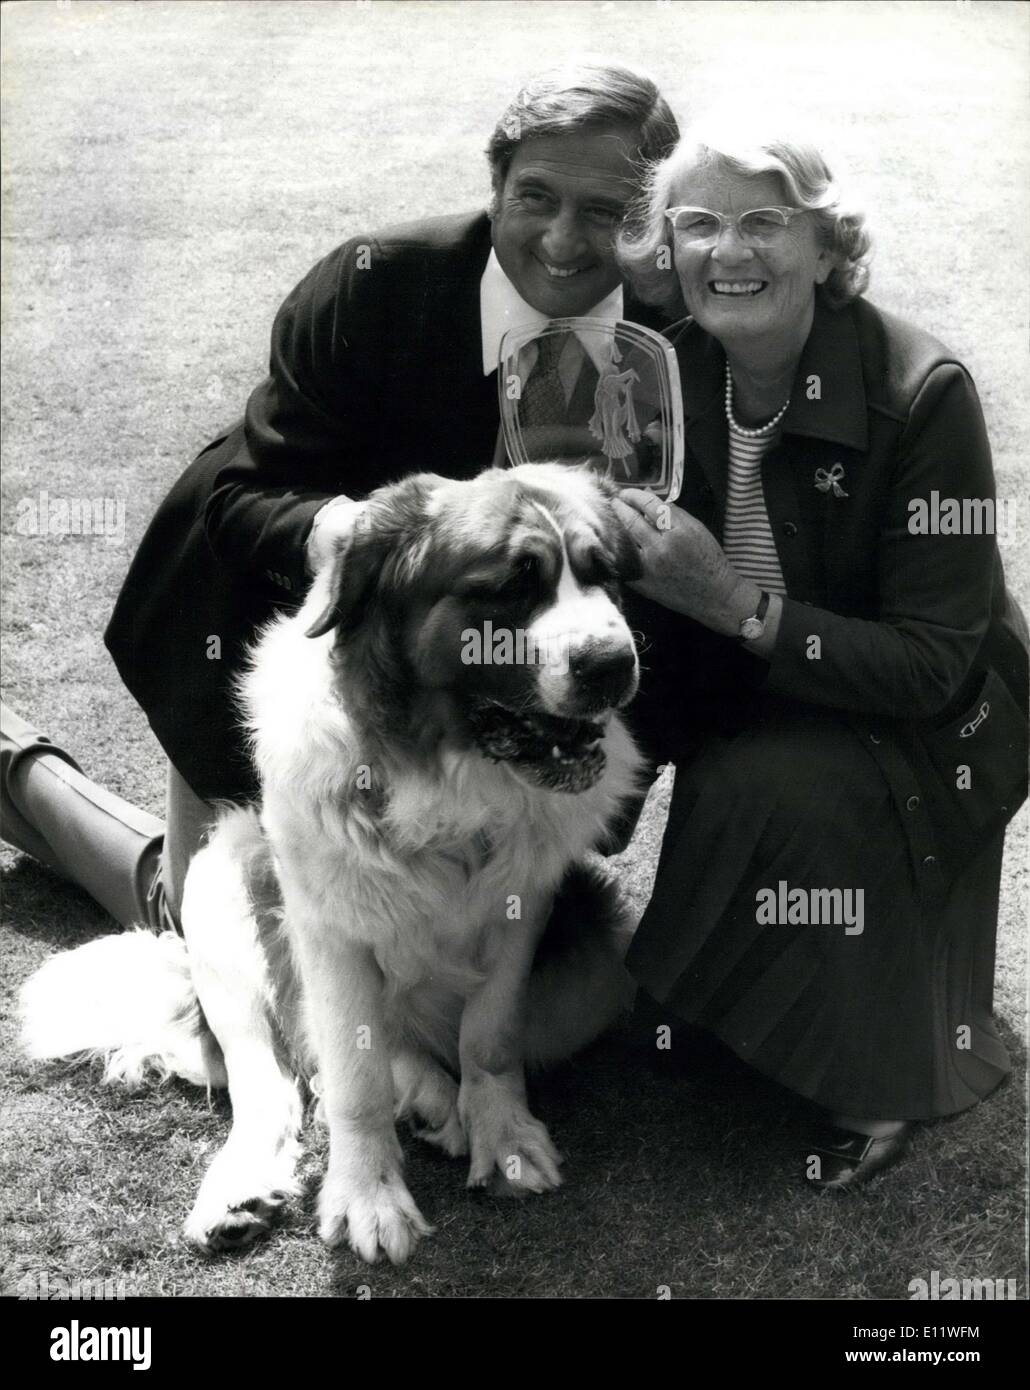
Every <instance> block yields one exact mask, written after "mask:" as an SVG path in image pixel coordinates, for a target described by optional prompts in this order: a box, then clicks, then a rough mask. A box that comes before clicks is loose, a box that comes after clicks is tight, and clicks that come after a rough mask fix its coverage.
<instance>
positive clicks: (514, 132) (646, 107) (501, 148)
mask: <svg viewBox="0 0 1030 1390" xmlns="http://www.w3.org/2000/svg"><path fill="white" fill-rule="evenodd" d="M613 126H624V127H629V128H630V129H633V130H636V131H637V132H638V145H637V153H638V157H639V160H640V165H641V169H640V172H641V176H643V173H644V170H645V168H646V166H647V165H649V164H651V163H653V162H654V161H655V160H657V159H664V158H665V156H666V155H667V154H669V153H670V151H671V150H672V149H673V147H674V145H675V144H676V141H677V140H678V139H679V126H678V125H677V124H676V117H675V116H674V115H673V114H672V110H671V108H670V106H669V103H668V102H667V101H666V100H665V98H664V97H663V96H662V94H661V92H660V91H659V90H658V88H657V86H656V85H655V83H654V82H653V81H652V80H651V78H650V77H648V76H647V75H646V74H645V73H642V72H637V71H635V70H634V69H633V68H628V67H623V66H622V65H621V64H607V63H577V64H575V65H571V66H565V67H560V68H553V69H550V70H548V71H547V72H542V73H538V74H537V75H536V76H535V77H532V78H530V80H529V81H528V82H527V83H526V84H525V86H524V87H523V88H522V89H521V90H520V91H519V93H518V95H517V96H516V98H515V100H514V101H513V102H511V104H510V105H509V106H508V107H507V108H506V109H505V111H504V112H503V114H502V115H501V118H500V120H499V121H498V122H497V125H496V126H495V127H494V131H493V134H492V135H491V136H490V141H489V143H488V145H487V147H486V156H487V159H488V160H489V161H490V177H491V179H492V182H493V187H494V193H495V194H496V193H498V192H499V191H500V189H501V188H502V186H503V184H504V180H505V179H506V178H507V176H508V169H509V168H510V167H511V161H512V159H513V158H514V157H515V151H516V150H517V149H518V148H519V146H520V145H521V144H522V142H523V141H524V140H530V139H532V138H534V137H536V136H544V135H568V134H571V133H572V132H573V131H584V130H593V129H602V128H605V129H611V128H612V127H613Z"/></svg>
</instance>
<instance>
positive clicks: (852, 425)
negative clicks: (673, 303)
mask: <svg viewBox="0 0 1030 1390" xmlns="http://www.w3.org/2000/svg"><path fill="white" fill-rule="evenodd" d="M665 332H666V335H667V336H668V337H669V338H670V339H671V340H672V341H673V343H674V344H675V347H676V354H677V356H678V358H679V361H680V367H681V376H682V381H683V407H684V413H685V415H686V417H687V421H688V422H689V421H690V420H691V419H693V418H696V417H697V416H700V415H704V414H706V413H707V412H708V411H709V410H710V409H712V408H713V406H715V405H717V406H718V408H719V409H720V410H721V409H722V408H723V400H724V386H725V376H724V373H725V370H726V356H725V354H724V352H723V350H722V348H721V347H720V346H719V344H718V343H717V342H716V341H715V339H714V338H711V337H709V335H708V334H707V333H705V332H704V331H703V330H702V329H700V328H699V327H698V325H697V324H696V323H695V322H694V320H693V319H687V320H686V322H685V323H684V324H683V326H682V327H680V325H678V324H674V325H671V326H670V328H667V329H666V330H665ZM867 410H868V405H867V401H866V390H865V380H864V377H863V374H862V352H861V347H860V345H859V341H858V331H857V329H856V327H855V320H854V315H853V314H851V313H849V312H848V310H847V308H846V307H845V308H844V309H831V308H830V306H829V305H828V304H827V303H826V302H825V301H824V300H823V298H822V296H821V295H816V301H815V313H814V315H813V318H812V329H811V332H810V333H809V335H808V340H807V342H806V343H805V346H804V348H803V350H802V353H801V361H800V363H799V365H798V370H797V375H796V377H795V378H794V389H793V391H792V392H791V399H790V406H789V408H788V410H787V413H786V415H784V417H783V424H782V430H783V433H784V434H785V435H786V434H801V435H806V436H808V437H810V438H813V439H828V440H831V441H832V442H833V443H835V444H843V445H844V446H845V447H847V448H850V449H856V450H858V451H859V452H860V453H864V452H865V451H866V450H867V449H868V447H869V424H868V414H867Z"/></svg>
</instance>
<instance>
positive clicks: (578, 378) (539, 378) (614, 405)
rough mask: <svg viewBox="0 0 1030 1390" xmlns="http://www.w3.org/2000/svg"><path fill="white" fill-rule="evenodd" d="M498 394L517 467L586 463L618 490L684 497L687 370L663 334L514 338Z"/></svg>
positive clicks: (595, 323) (538, 330) (553, 327)
mask: <svg viewBox="0 0 1030 1390" xmlns="http://www.w3.org/2000/svg"><path fill="white" fill-rule="evenodd" d="M497 389H498V394H499V396H500V406H501V425H502V429H503V431H504V443H505V448H506V449H507V453H508V458H509V460H510V461H511V463H513V464H520V463H565V464H569V465H572V466H579V465H583V464H586V465H589V466H590V467H592V468H594V469H596V470H597V472H598V473H600V474H601V475H602V476H603V477H605V478H607V479H608V480H609V481H610V482H612V483H614V484H615V486H616V487H637V488H644V489H646V490H647V491H648V492H653V493H654V494H655V495H656V496H657V497H660V498H662V499H663V501H675V500H676V498H677V497H678V496H679V492H680V487H681V486H682V482H683V400H682V396H681V394H680V379H679V364H678V363H677V361H676V353H675V350H674V349H673V346H672V344H671V343H670V342H669V341H668V340H667V339H666V338H663V337H662V336H661V334H660V333H655V332H654V331H653V330H652V329H650V328H644V327H642V326H641V325H640V324H638V323H630V322H628V321H627V320H625V319H619V320H617V321H615V322H611V321H609V320H607V319H592V318H563V319H548V321H547V322H546V323H545V324H544V325H543V326H539V325H537V326H535V327H533V326H527V327H524V328H512V329H509V330H508V332H507V333H505V335H504V337H503V338H502V339H501V347H500V361H499V364H498V373H497Z"/></svg>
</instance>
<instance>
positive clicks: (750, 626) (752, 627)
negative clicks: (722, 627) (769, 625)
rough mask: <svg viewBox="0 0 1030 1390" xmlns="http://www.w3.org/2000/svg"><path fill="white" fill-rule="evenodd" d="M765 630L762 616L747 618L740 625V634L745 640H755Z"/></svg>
mask: <svg viewBox="0 0 1030 1390" xmlns="http://www.w3.org/2000/svg"><path fill="white" fill-rule="evenodd" d="M764 631H765V623H763V622H762V620H761V618H745V619H744V621H743V622H742V623H741V625H740V635H741V637H743V639H744V641H745V642H754V641H755V639H756V638H758V637H761V635H762V633H763V632H764Z"/></svg>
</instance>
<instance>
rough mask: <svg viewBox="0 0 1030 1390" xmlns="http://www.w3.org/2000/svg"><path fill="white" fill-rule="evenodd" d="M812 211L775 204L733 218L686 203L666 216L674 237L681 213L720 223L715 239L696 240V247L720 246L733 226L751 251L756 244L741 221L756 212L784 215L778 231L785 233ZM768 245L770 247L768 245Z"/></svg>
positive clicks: (739, 239) (741, 240)
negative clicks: (700, 216)
mask: <svg viewBox="0 0 1030 1390" xmlns="http://www.w3.org/2000/svg"><path fill="white" fill-rule="evenodd" d="M811 211H812V209H811V208H789V207H777V206H776V205H775V204H770V205H769V206H768V207H763V208H748V210H747V211H746V212H740V213H737V214H736V215H735V216H733V217H726V216H724V215H723V214H722V213H721V212H716V211H715V210H714V209H713V208H700V207H694V206H693V204H690V203H684V204H683V206H682V207H675V208H666V209H665V213H664V216H665V220H666V221H667V222H668V224H669V226H670V228H671V230H672V233H673V235H674V236H675V234H676V233H677V231H679V228H678V227H677V226H676V224H675V223H674V222H673V220H672V219H673V218H674V217H675V216H676V214H677V213H679V212H703V213H704V214H705V216H706V217H714V218H715V219H716V221H717V222H718V223H719V230H718V231H717V232H716V233H715V235H714V236H713V237H701V238H698V239H695V241H694V243H693V244H694V245H695V246H718V244H719V242H720V241H721V240H722V234H723V232H724V231H725V230H726V228H727V227H728V226H730V225H732V227H733V230H734V231H735V232H736V234H737V239H738V241H740V243H741V245H743V246H747V247H748V248H749V249H753V248H754V245H755V243H754V242H753V241H750V240H749V239H748V238H747V237H746V236H745V235H744V233H743V232H742V231H741V228H740V224H741V221H742V220H743V219H744V218H745V217H752V216H753V215H754V214H755V213H756V212H779V213H782V214H783V216H784V218H785V219H786V220H785V221H784V223H783V225H782V226H781V227H779V228H778V231H784V232H785V231H787V230H789V228H790V224H791V223H792V222H793V221H794V219H795V218H796V217H799V216H800V215H801V214H802V213H803V212H811ZM684 235H685V233H684ZM757 244H758V245H761V244H762V243H761V242H759V243H757ZM766 245H768V243H766Z"/></svg>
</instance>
